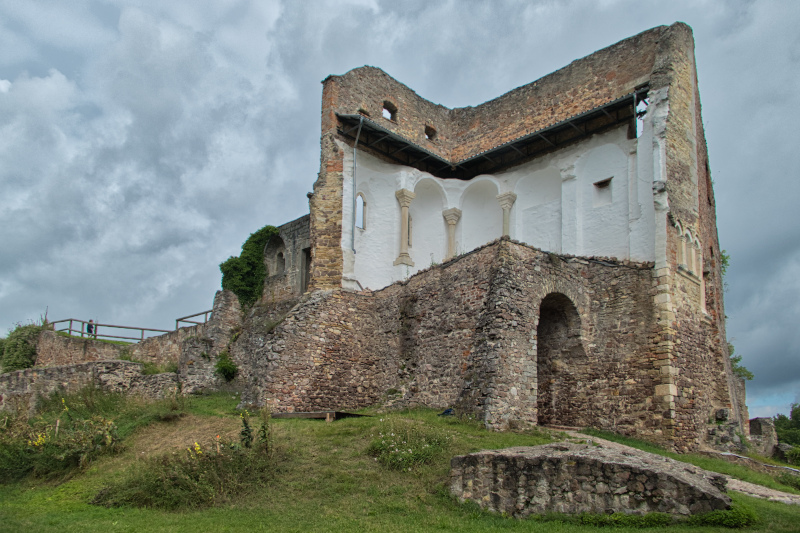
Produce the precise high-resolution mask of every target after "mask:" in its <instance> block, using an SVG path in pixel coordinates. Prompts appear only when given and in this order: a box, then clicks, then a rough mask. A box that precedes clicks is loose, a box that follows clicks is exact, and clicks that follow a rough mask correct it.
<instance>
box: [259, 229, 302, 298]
mask: <svg viewBox="0 0 800 533" xmlns="http://www.w3.org/2000/svg"><path fill="white" fill-rule="evenodd" d="M309 230H310V228H309V216H308V215H306V216H303V217H300V218H298V219H297V220H293V221H291V222H287V223H286V224H283V225H282V226H279V227H278V232H279V233H278V236H276V237H273V238H272V239H271V240H270V242H268V243H267V245H266V247H265V249H264V262H265V266H266V267H267V274H268V275H267V278H266V279H265V280H264V290H263V293H262V300H263V301H265V302H269V303H270V304H275V303H277V302H283V301H286V300H296V299H297V298H298V297H299V296H300V295H301V294H303V293H304V292H305V291H306V289H307V288H308V283H309V281H310V280H309V277H310V264H309V263H310V260H311V240H310V235H309Z"/></svg>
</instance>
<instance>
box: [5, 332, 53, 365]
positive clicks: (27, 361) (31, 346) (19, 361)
mask: <svg viewBox="0 0 800 533" xmlns="http://www.w3.org/2000/svg"><path fill="white" fill-rule="evenodd" d="M44 328H45V324H26V325H22V324H17V326H16V327H15V328H14V329H13V330H11V331H10V332H9V333H8V337H6V338H5V339H3V342H2V344H0V347H2V352H0V365H1V366H2V368H3V372H13V371H14V370H22V369H23V368H30V367H32V366H33V365H34V363H35V362H36V341H37V340H38V339H39V334H40V333H41V332H42V330H43V329H44Z"/></svg>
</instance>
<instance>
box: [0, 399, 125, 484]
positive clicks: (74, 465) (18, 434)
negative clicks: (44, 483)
mask: <svg viewBox="0 0 800 533" xmlns="http://www.w3.org/2000/svg"><path fill="white" fill-rule="evenodd" d="M62 406H63V409H62V412H61V416H60V417H59V418H57V419H56V420H55V421H54V422H47V421H45V420H43V419H38V420H35V421H32V422H29V421H27V420H25V419H24V417H23V416H22V415H21V414H20V415H18V416H16V417H13V418H12V417H9V418H8V419H6V422H5V427H2V428H1V429H0V480H3V481H6V482H7V481H15V480H19V479H22V478H23V477H25V476H27V475H33V476H34V477H42V478H53V477H59V476H64V475H66V474H68V473H70V472H71V471H73V470H76V469H78V468H82V467H85V466H86V465H88V464H89V463H90V462H91V461H92V460H94V459H95V458H96V457H97V456H99V455H101V454H102V453H105V452H107V451H109V450H114V449H116V447H117V444H118V443H119V437H118V435H117V426H116V425H115V424H114V422H113V421H112V420H109V419H107V418H105V417H103V416H100V415H94V416H91V417H88V418H85V417H83V416H74V415H73V414H72V413H71V412H70V409H69V407H68V405H67V402H66V401H65V400H64V399H63V398H62Z"/></svg>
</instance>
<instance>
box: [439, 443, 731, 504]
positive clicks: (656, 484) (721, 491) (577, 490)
mask: <svg viewBox="0 0 800 533" xmlns="http://www.w3.org/2000/svg"><path fill="white" fill-rule="evenodd" d="M726 483H727V480H726V479H725V478H724V477H722V476H719V475H715V474H712V473H710V472H706V471H705V470H702V469H700V468H697V467H694V466H692V465H688V464H686V463H681V462H679V461H675V460H673V459H669V458H666V457H661V456H659V455H654V454H650V453H646V452H642V451H638V450H631V451H620V450H617V449H612V448H604V447H598V446H590V445H585V444H570V443H565V442H562V443H556V444H546V445H543V446H532V447H522V446H521V447H516V448H507V449H505V450H484V451H481V452H477V453H472V454H469V455H461V456H456V457H454V458H453V459H452V461H451V470H450V491H451V493H452V494H453V495H455V496H457V497H458V498H459V499H460V500H461V501H465V500H471V501H474V502H476V503H477V504H479V505H480V506H481V507H483V508H485V509H488V510H490V511H495V512H500V513H506V514H508V515H511V516H515V517H518V518H522V517H526V516H528V515H531V514H542V513H547V512H557V513H567V514H576V513H612V512H622V513H628V514H645V513H652V512H661V513H670V514H674V515H691V514H699V513H705V512H709V511H714V510H717V509H729V508H730V503H731V500H730V498H729V497H728V496H727V495H726V494H725V486H726Z"/></svg>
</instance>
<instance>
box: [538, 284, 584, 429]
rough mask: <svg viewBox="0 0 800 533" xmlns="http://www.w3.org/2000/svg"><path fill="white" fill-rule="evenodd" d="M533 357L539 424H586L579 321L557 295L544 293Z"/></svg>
mask: <svg viewBox="0 0 800 533" xmlns="http://www.w3.org/2000/svg"><path fill="white" fill-rule="evenodd" d="M536 354H537V356H536V369H537V385H538V395H537V401H536V406H537V408H538V423H539V425H550V424H554V425H562V426H586V425H589V413H590V411H591V409H590V408H589V406H588V405H587V401H591V398H589V399H587V398H586V397H585V394H583V393H585V392H586V390H585V388H586V387H587V385H588V384H587V383H585V380H583V379H582V377H583V376H584V375H586V374H588V372H589V368H588V359H587V357H586V351H585V350H584V348H583V344H582V342H581V319H580V316H579V314H578V310H577V309H576V308H575V304H573V303H572V301H571V300H570V299H569V298H568V297H567V296H564V295H563V294H561V293H551V294H548V295H547V296H546V297H545V298H544V299H543V300H542V303H541V305H540V307H539V323H538V326H537V328H536Z"/></svg>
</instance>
